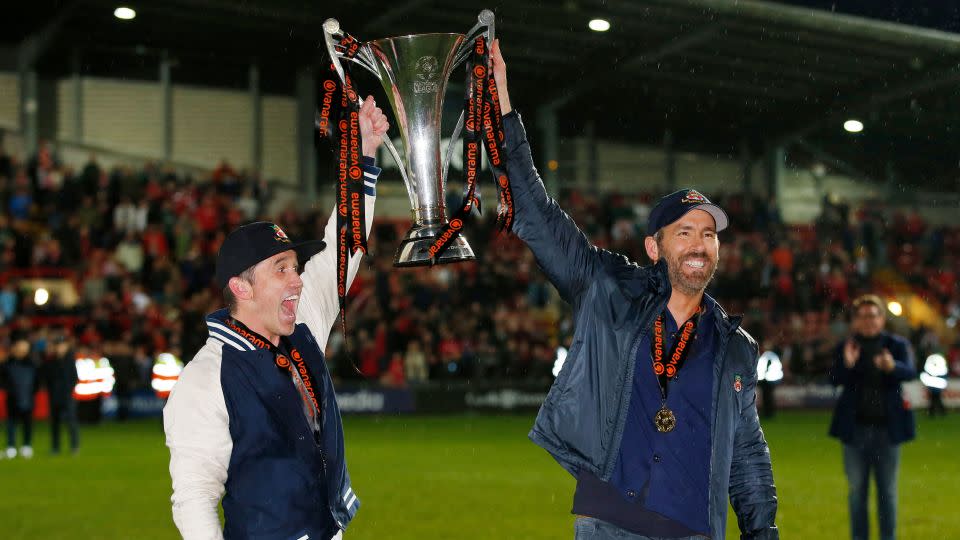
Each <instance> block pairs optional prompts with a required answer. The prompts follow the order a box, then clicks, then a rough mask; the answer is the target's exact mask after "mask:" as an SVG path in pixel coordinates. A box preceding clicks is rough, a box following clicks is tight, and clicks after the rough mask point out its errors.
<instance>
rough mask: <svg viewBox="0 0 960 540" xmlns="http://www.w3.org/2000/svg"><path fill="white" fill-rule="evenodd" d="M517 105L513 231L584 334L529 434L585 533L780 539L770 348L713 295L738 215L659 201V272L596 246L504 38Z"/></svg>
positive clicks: (694, 197) (653, 230)
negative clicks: (559, 182)
mask: <svg viewBox="0 0 960 540" xmlns="http://www.w3.org/2000/svg"><path fill="white" fill-rule="evenodd" d="M492 61H493V69H494V76H495V77H496V82H497V87H498V90H499V98H500V107H501V110H502V111H503V113H504V131H505V143H506V144H505V146H506V149H507V153H508V155H507V171H508V175H509V177H510V182H511V188H512V189H513V194H514V209H515V217H514V219H515V221H514V231H515V232H516V233H517V235H518V236H519V237H520V238H521V239H522V240H523V241H524V242H526V244H527V245H528V246H529V247H530V249H531V250H532V251H533V253H534V255H535V256H536V258H537V262H538V263H539V264H540V267H541V268H542V269H543V271H544V272H545V273H546V275H547V276H548V278H549V279H550V280H551V282H552V283H553V284H554V286H555V287H556V288H557V291H558V292H559V293H560V295H561V296H562V297H563V299H564V300H566V301H567V302H568V303H570V305H571V306H572V307H573V310H574V321H575V329H574V335H573V342H572V344H571V346H570V350H569V352H568V355H567V359H566V362H565V363H564V366H563V369H562V370H561V371H560V374H559V375H558V377H557V379H556V381H555V382H554V385H553V388H551V389H550V393H549V394H548V395H547V398H546V400H545V401H544V403H543V406H542V407H541V409H540V413H539V414H538V415H537V420H536V423H535V424H534V427H533V430H532V431H531V432H530V437H531V439H533V441H534V442H536V443H537V444H539V445H540V446H542V447H543V448H544V449H546V450H547V451H548V452H549V453H550V454H551V455H552V456H553V457H554V458H555V459H556V460H557V461H558V462H559V463H560V465H562V466H563V467H564V468H565V469H566V470H567V471H568V472H570V474H572V475H573V476H574V477H575V478H576V479H577V488H576V493H575V494H574V499H573V513H574V514H576V515H577V516H578V517H577V520H576V538H578V539H606V538H623V539H633V540H643V539H661V538H700V539H702V538H704V537H708V538H713V539H714V540H722V539H723V538H725V531H726V517H727V500H728V498H729V501H730V502H731V503H732V505H733V509H734V512H735V513H736V515H737V521H738V525H739V527H740V531H741V538H743V539H773V538H778V535H779V533H778V530H777V527H776V526H775V525H774V518H775V516H776V512H777V497H776V488H775V487H774V483H773V473H772V470H771V465H770V452H769V450H768V448H767V443H766V441H765V440H764V438H763V432H762V431H761V429H760V421H759V418H758V416H757V408H756V400H755V388H756V382H757V373H756V372H757V344H756V342H755V341H754V340H753V338H751V337H750V335H749V334H747V332H746V331H744V330H743V329H742V328H740V318H739V317H730V316H728V315H727V314H726V313H725V312H724V311H723V309H722V308H721V307H720V305H719V304H717V302H716V301H714V300H713V299H712V298H710V296H709V295H707V294H705V292H704V291H705V289H706V287H707V284H709V283H710V280H711V278H712V277H713V273H714V271H715V270H716V268H717V261H718V259H719V253H720V243H719V239H718V236H717V233H719V232H720V231H722V230H723V229H725V228H726V227H727V224H728V219H727V215H726V213H725V212H724V211H723V210H722V209H721V208H720V207H719V206H717V205H715V204H713V203H711V202H710V201H709V200H708V199H707V198H706V197H704V196H703V195H702V194H701V193H699V192H698V191H696V190H693V189H684V190H680V191H677V192H675V193H672V194H670V195H667V196H666V197H664V198H662V199H660V201H659V202H658V203H657V205H656V207H655V208H654V209H653V211H652V212H651V213H650V217H649V221H648V223H647V233H648V234H649V235H650V236H648V237H647V238H646V239H645V240H644V247H645V248H646V252H647V255H649V256H650V259H651V260H652V261H653V262H654V264H653V265H652V266H648V267H640V266H637V265H636V264H634V263H632V262H630V261H629V260H627V258H626V257H624V256H622V255H618V254H616V253H611V252H609V251H605V250H602V249H599V248H597V247H596V246H594V245H592V244H590V242H589V241H588V240H587V238H586V236H585V235H584V234H583V233H582V232H581V231H580V230H579V229H578V228H577V225H576V224H575V223H574V222H573V220H571V219H570V217H569V216H568V215H567V214H566V213H564V212H563V210H561V209H560V207H559V205H557V202H556V201H555V200H553V199H552V198H550V196H549V195H548V194H547V192H546V190H545V188H544V185H543V182H542V181H541V180H540V178H539V176H538V174H537V171H536V169H535V168H534V166H533V159H532V157H531V154H530V146H529V144H528V143H527V140H526V135H525V133H524V129H523V124H522V123H521V121H520V117H519V115H518V114H517V113H515V112H511V105H510V98H509V94H508V92H507V76H506V65H505V63H504V60H503V56H502V55H501V54H500V47H499V43H495V44H494V46H493V48H492Z"/></svg>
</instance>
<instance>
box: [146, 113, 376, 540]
mask: <svg viewBox="0 0 960 540" xmlns="http://www.w3.org/2000/svg"><path fill="white" fill-rule="evenodd" d="M357 123H358V128H359V131H360V132H361V134H362V154H363V157H362V158H360V157H358V160H359V161H362V171H363V176H362V180H361V182H362V183H363V184H364V190H363V192H364V194H363V195H362V197H363V198H364V199H365V201H364V204H365V206H366V213H365V216H366V221H365V227H366V230H367V231H369V230H370V227H371V225H372V223H373V207H374V201H375V199H376V193H375V190H374V188H375V184H376V180H377V177H378V175H379V174H380V169H379V168H377V167H376V166H375V162H374V159H373V156H374V155H375V153H376V149H377V147H378V146H379V145H380V143H381V139H382V137H383V135H384V134H385V133H386V131H387V128H388V123H387V120H386V118H385V117H384V115H383V112H382V111H381V110H380V109H379V108H377V106H376V104H375V103H374V101H373V98H372V97H368V98H367V99H366V100H365V101H364V103H363V106H362V107H361V108H360V109H359V111H358V115H357ZM338 215H339V212H337V211H334V212H333V214H332V215H331V216H330V219H329V221H328V222H327V226H326V229H325V230H324V237H325V238H326V239H328V241H329V239H332V238H336V237H337V231H336V226H337V222H338V220H337V216H338ZM325 247H326V244H325V243H324V242H323V241H321V240H315V241H312V242H304V243H301V244H294V243H292V242H291V241H290V239H289V238H288V237H287V235H286V234H285V233H284V232H283V229H281V228H280V227H279V226H277V225H275V224H273V223H266V222H258V223H251V224H248V225H244V226H242V227H239V228H238V229H236V230H235V231H233V232H232V233H230V235H228V236H227V238H226V239H225V240H224V242H223V245H222V246H221V248H220V252H219V254H218V256H217V271H216V277H217V281H218V284H219V286H220V287H222V288H223V295H224V300H225V301H226V304H227V308H226V309H222V310H220V311H217V312H214V313H212V314H210V315H209V316H208V317H207V328H208V332H209V337H208V339H207V342H206V344H205V345H204V346H203V348H202V349H200V351H199V352H197V354H196V356H194V358H193V361H191V362H190V363H189V364H187V367H186V368H184V370H183V373H182V374H181V375H180V379H179V380H178V382H177V385H176V386H175V387H174V389H173V392H172V393H171V394H170V399H169V401H168V402H167V405H166V407H164V411H163V413H164V429H165V431H166V435H167V446H169V447H170V476H171V477H172V479H173V497H172V501H173V519H174V522H176V524H177V527H178V528H179V529H180V533H181V534H182V535H183V537H184V538H186V539H188V540H192V539H216V538H223V537H226V538H291V539H292V538H297V539H307V538H310V539H316V540H329V539H330V538H338V539H339V538H341V537H342V531H343V529H345V528H346V526H347V524H348V523H349V522H350V520H351V519H352V518H353V516H354V514H355V513H356V511H357V509H358V508H359V506H360V501H359V500H358V499H357V495H356V493H354V491H353V488H352V486H351V484H350V475H349V474H348V473H347V465H346V459H345V455H344V443H343V427H342V425H341V423H340V411H339V409H338V407H337V402H336V399H335V396H334V391H333V382H332V381H331V379H330V374H329V372H328V371H327V367H326V364H325V363H324V357H323V350H324V347H325V345H326V342H327V337H328V336H329V334H330V329H331V327H332V326H333V323H334V322H335V321H336V319H337V314H338V313H339V312H340V309H339V307H340V305H339V303H338V297H339V296H340V295H339V291H338V290H337V281H336V280H335V279H334V275H335V274H336V273H337V272H338V268H337V253H336V252H335V250H334V249H332V248H331V247H326V249H325ZM360 258H361V254H355V255H353V256H351V257H350V258H349V261H348V263H347V265H348V268H346V269H345V271H344V275H345V276H346V282H347V284H346V286H347V287H348V288H349V286H350V283H351V282H352V281H353V278H354V276H356V273H357V270H358V269H359V267H360ZM301 268H302V269H303V276H302V277H301V275H300V270H301ZM221 497H223V501H222V505H223V514H224V518H225V521H226V523H225V526H224V529H223V530H222V531H221V529H220V520H219V518H218V515H217V505H218V503H220V502H221V501H220V499H221Z"/></svg>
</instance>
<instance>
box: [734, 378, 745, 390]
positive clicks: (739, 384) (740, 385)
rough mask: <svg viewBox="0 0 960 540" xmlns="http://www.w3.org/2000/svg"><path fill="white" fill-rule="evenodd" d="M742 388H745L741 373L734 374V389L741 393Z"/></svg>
mask: <svg viewBox="0 0 960 540" xmlns="http://www.w3.org/2000/svg"><path fill="white" fill-rule="evenodd" d="M741 390H743V380H742V379H741V377H740V375H734V377H733V391H734V392H736V393H738V394H739V393H740V391H741Z"/></svg>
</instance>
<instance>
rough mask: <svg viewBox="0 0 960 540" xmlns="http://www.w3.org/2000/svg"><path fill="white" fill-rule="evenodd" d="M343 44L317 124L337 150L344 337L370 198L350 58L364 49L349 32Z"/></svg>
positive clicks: (339, 280)
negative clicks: (350, 280)
mask: <svg viewBox="0 0 960 540" xmlns="http://www.w3.org/2000/svg"><path fill="white" fill-rule="evenodd" d="M339 47H340V48H341V49H342V50H343V51H344V52H343V55H342V58H343V60H345V61H343V62H341V67H342V68H343V81H342V82H341V80H340V78H339V77H338V74H337V71H336V67H335V66H334V65H333V63H332V62H331V63H330V75H329V78H328V79H327V80H326V81H324V83H323V92H324V93H323V98H322V99H321V101H320V114H319V120H318V123H317V127H318V129H319V132H320V137H321V138H328V139H329V140H330V142H331V145H330V147H331V149H332V150H333V152H334V160H333V169H334V177H335V178H336V179H337V209H336V212H337V297H338V298H339V301H340V324H341V326H342V328H343V335H344V340H345V341H346V334H347V319H346V313H347V310H346V306H347V292H348V291H347V268H348V261H349V256H350V254H356V253H357V252H361V253H367V249H368V248H367V227H366V217H365V209H366V201H365V200H364V193H363V169H362V167H361V157H360V156H361V152H362V148H363V141H362V138H361V135H360V107H359V105H358V104H357V93H356V91H355V90H354V88H353V79H352V77H351V74H350V65H351V62H350V59H351V58H353V57H355V56H356V55H357V53H358V52H359V51H360V42H358V41H357V40H356V38H354V37H353V36H350V35H345V36H344V37H343V39H341V40H340V43H339Z"/></svg>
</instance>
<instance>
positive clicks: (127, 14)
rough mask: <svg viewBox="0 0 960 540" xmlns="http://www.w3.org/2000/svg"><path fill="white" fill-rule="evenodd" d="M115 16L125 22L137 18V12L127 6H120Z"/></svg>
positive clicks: (114, 11)
mask: <svg viewBox="0 0 960 540" xmlns="http://www.w3.org/2000/svg"><path fill="white" fill-rule="evenodd" d="M113 16H114V17H116V18H118V19H123V20H124V21H129V20H130V19H132V18H134V17H136V16H137V12H136V11H134V10H133V9H131V8H128V7H126V6H120V7H118V8H117V9H115V10H113Z"/></svg>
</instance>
